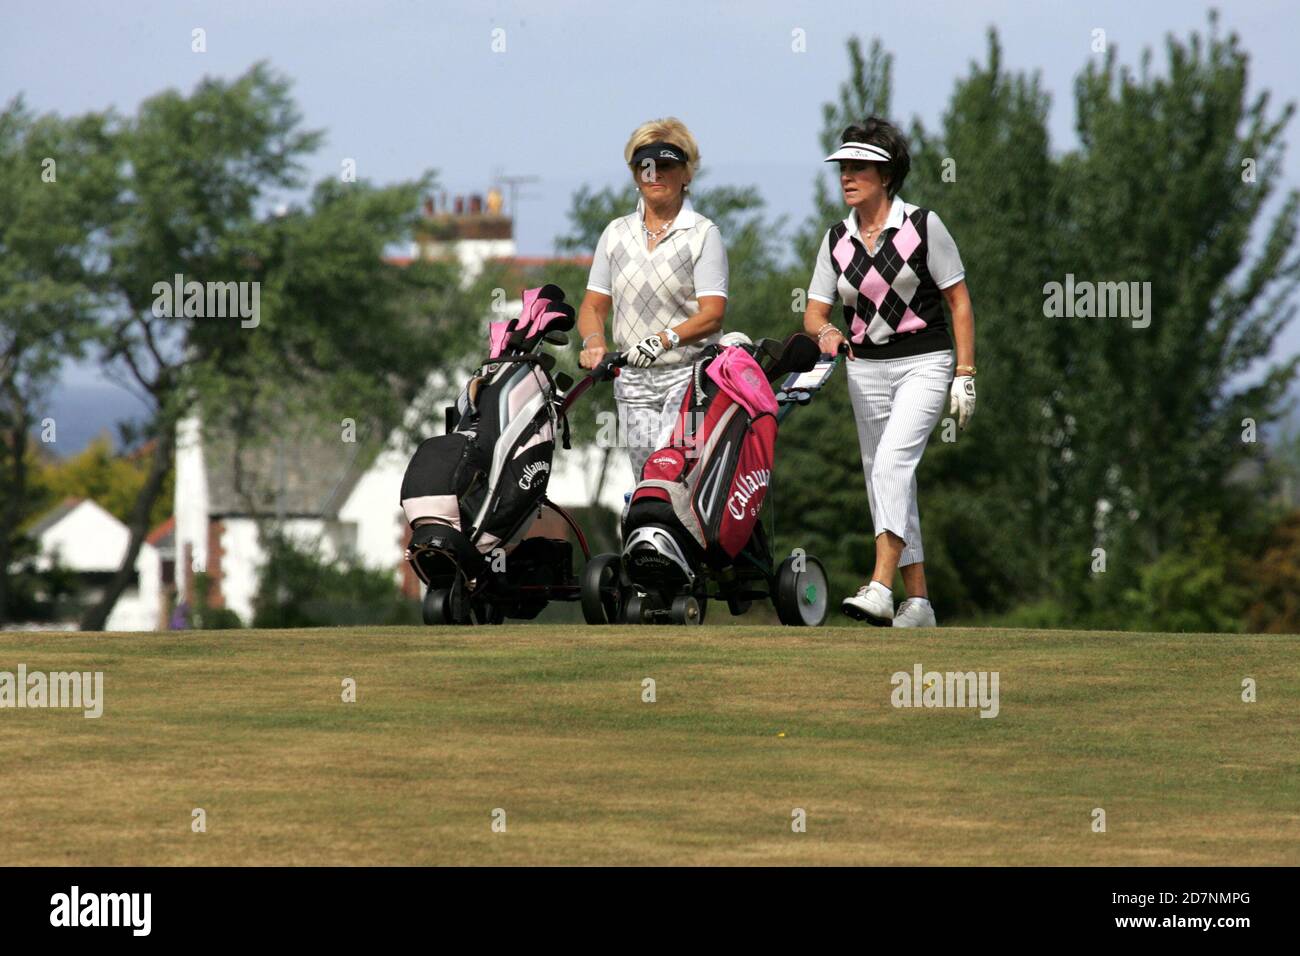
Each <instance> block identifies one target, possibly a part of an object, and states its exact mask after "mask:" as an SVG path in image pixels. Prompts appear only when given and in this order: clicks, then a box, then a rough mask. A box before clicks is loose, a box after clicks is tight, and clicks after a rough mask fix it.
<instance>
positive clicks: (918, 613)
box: [894, 598, 939, 627]
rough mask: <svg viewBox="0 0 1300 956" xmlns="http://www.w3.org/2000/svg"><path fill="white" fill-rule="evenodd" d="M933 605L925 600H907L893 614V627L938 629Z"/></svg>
mask: <svg viewBox="0 0 1300 956" xmlns="http://www.w3.org/2000/svg"><path fill="white" fill-rule="evenodd" d="M938 626H939V623H938V622H937V621H936V620H935V619H934V605H933V604H931V603H930V602H929V600H927V599H926V598H908V599H907V600H906V601H903V602H902V603H901V604H899V605H898V610H896V611H895V612H894V627H938Z"/></svg>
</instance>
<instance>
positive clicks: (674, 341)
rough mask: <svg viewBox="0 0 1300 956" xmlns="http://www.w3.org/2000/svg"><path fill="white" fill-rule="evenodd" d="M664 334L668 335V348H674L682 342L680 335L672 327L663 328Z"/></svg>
mask: <svg viewBox="0 0 1300 956" xmlns="http://www.w3.org/2000/svg"><path fill="white" fill-rule="evenodd" d="M664 335H666V336H667V337H668V347H669V348H670V349H675V348H677V346H679V345H681V344H682V337H681V336H680V335H678V334H677V333H676V332H674V331H673V330H672V329H664Z"/></svg>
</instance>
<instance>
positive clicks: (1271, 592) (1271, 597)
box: [1246, 511, 1300, 634]
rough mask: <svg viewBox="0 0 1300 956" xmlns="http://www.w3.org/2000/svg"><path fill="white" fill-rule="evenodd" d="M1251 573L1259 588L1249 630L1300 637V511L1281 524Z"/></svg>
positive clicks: (1256, 587)
mask: <svg viewBox="0 0 1300 956" xmlns="http://www.w3.org/2000/svg"><path fill="white" fill-rule="evenodd" d="M1252 569H1253V576H1254V578H1255V582H1256V584H1255V587H1254V589H1253V591H1254V593H1253V595H1252V598H1253V600H1252V603H1251V605H1250V607H1249V609H1248V610H1247V612H1246V625H1247V630H1250V631H1262V632H1264V633H1268V634H1300V511H1294V512H1292V513H1291V514H1289V515H1288V516H1286V517H1285V518H1284V519H1283V520H1282V521H1280V522H1279V523H1278V525H1277V527H1276V528H1275V529H1274V530H1273V532H1272V534H1271V535H1270V536H1269V539H1268V541H1267V542H1266V543H1265V546H1264V549H1263V552H1262V554H1261V555H1260V556H1259V559H1258V561H1257V562H1256V563H1254V564H1253V565H1252Z"/></svg>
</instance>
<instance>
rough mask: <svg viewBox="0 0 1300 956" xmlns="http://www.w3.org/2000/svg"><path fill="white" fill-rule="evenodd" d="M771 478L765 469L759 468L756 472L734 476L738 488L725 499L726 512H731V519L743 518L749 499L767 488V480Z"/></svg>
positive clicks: (770, 473)
mask: <svg viewBox="0 0 1300 956" xmlns="http://www.w3.org/2000/svg"><path fill="white" fill-rule="evenodd" d="M771 477H772V472H771V470H769V469H767V468H760V469H758V470H757V471H751V472H749V473H748V474H744V475H737V476H736V484H737V485H739V487H738V488H737V489H736V490H735V491H734V492H732V494H731V497H730V498H728V499H727V510H728V511H729V512H731V516H732V517H733V518H743V517H744V516H745V506H746V505H747V504H749V502H750V499H751V498H753V497H755V496H756V495H757V494H758V493H759V492H761V491H762V490H763V489H764V488H766V487H767V483H768V480H769V479H770V478H771Z"/></svg>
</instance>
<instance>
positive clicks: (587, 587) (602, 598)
mask: <svg viewBox="0 0 1300 956" xmlns="http://www.w3.org/2000/svg"><path fill="white" fill-rule="evenodd" d="M622 605H623V582H622V579H621V567H620V561H619V556H618V555H617V554H598V555H596V556H595V557H594V558H592V559H591V560H590V561H588V562H587V567H586V568H585V569H583V572H582V617H583V619H584V620H585V621H586V622H587V623H588V624H616V623H618V617H619V611H620V610H621V609H622Z"/></svg>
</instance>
